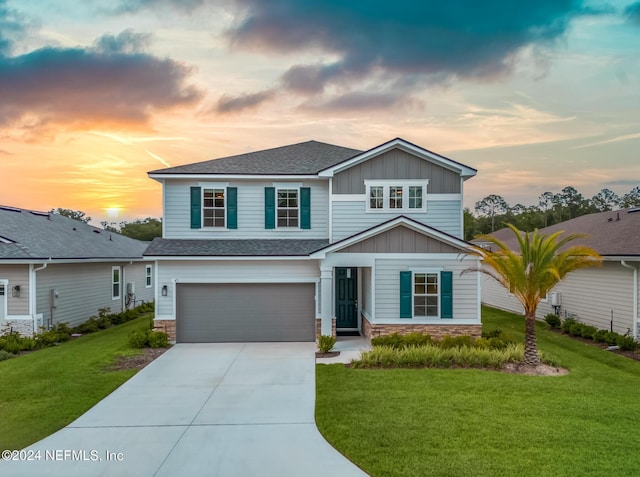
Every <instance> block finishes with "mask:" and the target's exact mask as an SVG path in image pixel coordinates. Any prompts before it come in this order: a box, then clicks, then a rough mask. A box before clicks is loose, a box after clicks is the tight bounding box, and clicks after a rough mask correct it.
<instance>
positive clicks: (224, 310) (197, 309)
mask: <svg viewBox="0 0 640 477" xmlns="http://www.w3.org/2000/svg"><path fill="white" fill-rule="evenodd" d="M176 290H177V292H176V293H177V295H176V311H177V320H176V340H177V341H178V342H179V343H220V342H242V341H314V340H315V284H313V283H216V284H211V283H198V284H194V283H179V284H177V289H176Z"/></svg>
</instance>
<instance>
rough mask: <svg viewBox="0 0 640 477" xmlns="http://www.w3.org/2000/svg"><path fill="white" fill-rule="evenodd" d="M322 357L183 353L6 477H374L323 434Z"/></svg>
mask: <svg viewBox="0 0 640 477" xmlns="http://www.w3.org/2000/svg"><path fill="white" fill-rule="evenodd" d="M314 352H315V344H314V343H249V344H245V343H219V344H179V345H176V346H174V347H173V348H172V349H170V350H169V351H167V352H166V353H164V354H163V355H162V356H160V357H159V358H158V359H156V360H155V361H154V362H152V363H151V364H149V365H148V366H147V367H146V368H145V369H143V370H142V371H140V372H139V373H138V374H137V375H135V376H134V377H133V378H131V379H130V380H129V381H128V382H126V383H125V384H123V385H122V386H121V387H120V388H118V389H117V390H116V391H114V392H113V393H112V394H111V395H109V396H108V397H107V398H105V399H104V400H103V401H101V402H100V403H98V404H97V405H96V406H94V407H93V408H92V409H90V410H89V411H88V412H87V413H86V414H84V415H83V416H81V417H80V418H78V419H77V420H76V421H75V422H73V423H71V424H70V425H69V426H67V427H65V428H64V429H62V430H60V431H58V432H56V433H55V434H53V435H51V436H49V437H47V438H46V439H43V440H42V441H40V442H38V443H36V444H34V445H33V446H31V447H29V448H27V449H25V450H24V452H22V453H21V454H22V455H21V456H19V457H20V458H21V459H22V461H11V462H6V461H5V462H0V474H1V475H11V476H38V475H47V476H57V475H60V476H97V475H100V476H136V477H138V476H172V477H173V476H180V475H188V476H242V477H246V476H283V477H286V476H306V477H312V476H323V477H326V476H327V475H339V476H341V477H348V476H363V475H366V474H365V473H364V472H362V471H361V470H360V469H358V468H357V467H356V466H355V465H353V464H352V463H351V462H349V461H348V460H347V459H346V458H345V457H343V456H342V455H341V454H340V453H338V452H337V451H336V450H335V449H333V447H331V446H330V445H329V444H328V443H327V442H326V441H325V440H324V439H323V437H322V436H321V435H320V433H319V432H318V430H317V428H316V425H315V421H314V404H315V359H314ZM26 459H31V460H26Z"/></svg>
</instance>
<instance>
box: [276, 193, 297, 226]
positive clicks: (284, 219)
mask: <svg viewBox="0 0 640 477" xmlns="http://www.w3.org/2000/svg"><path fill="white" fill-rule="evenodd" d="M276 194H277V196H278V203H277V204H278V205H277V216H278V227H298V213H299V208H298V189H278V190H277V192H276Z"/></svg>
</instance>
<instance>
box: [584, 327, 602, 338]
mask: <svg viewBox="0 0 640 477" xmlns="http://www.w3.org/2000/svg"><path fill="white" fill-rule="evenodd" d="M597 331H598V328H596V327H595V326H591V325H583V326H582V332H581V336H582V337H583V338H588V339H590V340H592V339H593V336H594V335H595V334H596V332H597Z"/></svg>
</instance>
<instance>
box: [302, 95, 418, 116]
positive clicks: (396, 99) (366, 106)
mask: <svg viewBox="0 0 640 477" xmlns="http://www.w3.org/2000/svg"><path fill="white" fill-rule="evenodd" d="M410 103H412V104H414V105H416V104H417V102H412V101H410V100H408V99H407V98H406V97H405V96H404V95H403V94H402V93H398V92H396V93H393V92H387V93H370V92H363V91H352V92H350V93H346V94H343V95H340V96H337V97H332V98H330V99H328V100H326V101H321V102H320V103H314V102H309V103H307V104H304V105H303V106H302V108H303V109H308V110H315V111H322V112H348V111H363V112H366V111H376V110H389V109H392V108H394V107H396V106H405V105H408V104H410Z"/></svg>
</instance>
